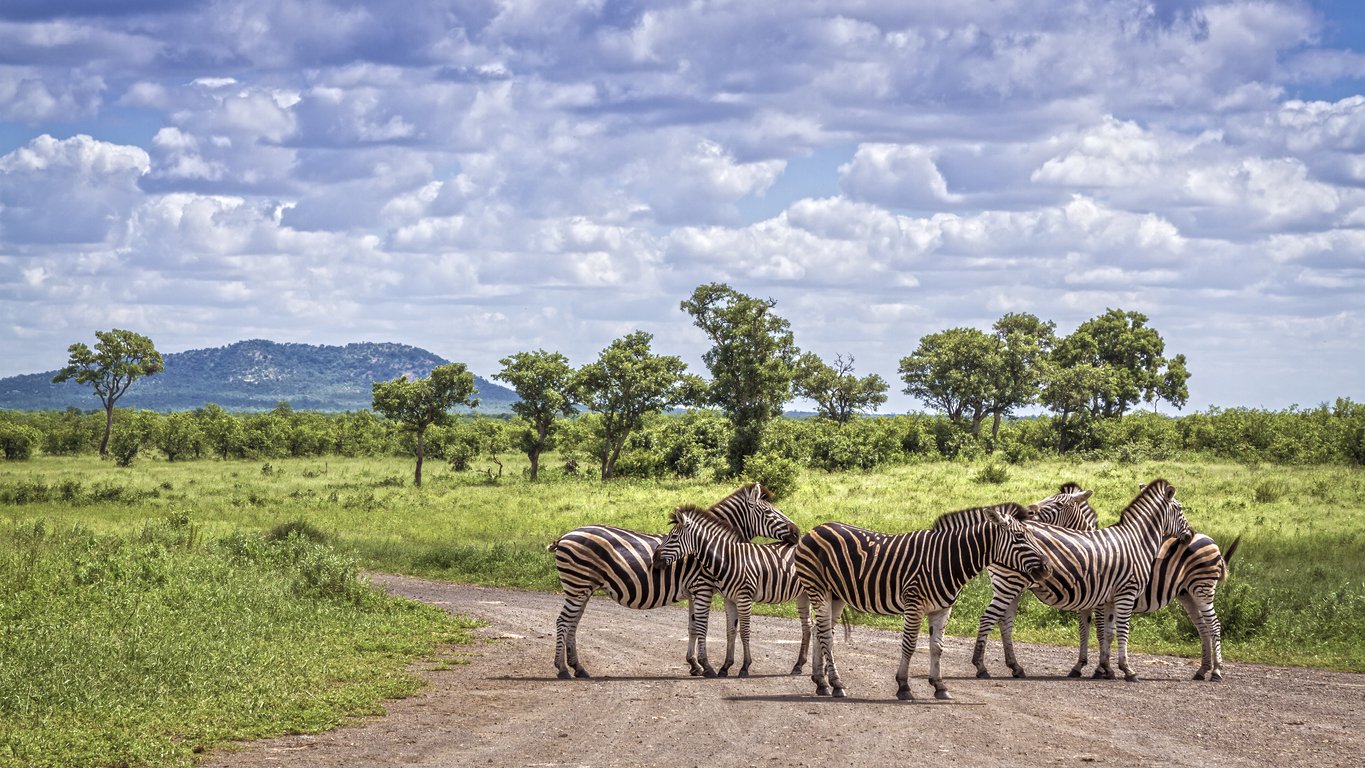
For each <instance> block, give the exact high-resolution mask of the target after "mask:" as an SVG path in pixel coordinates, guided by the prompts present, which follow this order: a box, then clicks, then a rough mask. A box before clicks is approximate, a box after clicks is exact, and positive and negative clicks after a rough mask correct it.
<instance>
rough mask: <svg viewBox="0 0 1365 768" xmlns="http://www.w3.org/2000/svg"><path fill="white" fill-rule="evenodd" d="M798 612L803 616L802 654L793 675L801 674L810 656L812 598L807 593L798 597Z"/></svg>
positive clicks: (797, 658) (798, 656) (793, 669)
mask: <svg viewBox="0 0 1365 768" xmlns="http://www.w3.org/2000/svg"><path fill="white" fill-rule="evenodd" d="M796 612H797V613H798V614H800V615H801V652H800V654H798V655H797V657H796V666H794V667H792V674H793V675H799V674H801V668H802V667H804V666H805V665H806V658H807V657H808V655H809V654H810V598H809V597H808V596H807V595H806V593H805V592H802V593H801V594H799V595H797V596H796ZM831 631H832V629H831Z"/></svg>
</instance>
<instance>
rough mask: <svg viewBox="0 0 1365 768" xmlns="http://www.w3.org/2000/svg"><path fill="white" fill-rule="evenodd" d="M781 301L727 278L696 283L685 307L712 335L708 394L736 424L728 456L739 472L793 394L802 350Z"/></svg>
mask: <svg viewBox="0 0 1365 768" xmlns="http://www.w3.org/2000/svg"><path fill="white" fill-rule="evenodd" d="M776 305H777V302H775V301H773V300H772V299H755V298H753V297H751V296H746V295H744V294H742V293H740V292H738V291H736V290H734V289H733V288H731V287H730V286H728V285H726V284H724V283H708V284H706V285H700V286H697V289H696V290H695V291H693V292H692V297H691V298H690V299H687V300H685V301H683V302H682V304H681V308H682V310H683V311H684V312H687V313H688V314H689V315H691V316H692V321H693V323H694V324H695V325H696V326H697V327H698V328H700V329H701V330H702V331H703V332H704V333H705V334H706V336H707V338H708V339H710V340H711V344H712V346H711V348H710V349H709V350H707V351H706V353H705V354H703V355H702V360H704V361H705V362H706V367H707V368H708V369H709V370H710V371H711V385H710V387H709V389H708V390H707V399H708V401H709V402H710V403H712V404H714V405H716V406H718V407H719V408H720V409H721V411H722V412H724V413H725V415H726V416H727V417H728V418H729V419H730V423H731V424H732V425H734V435H733V437H732V438H731V441H730V447H729V450H728V457H727V458H728V460H729V464H730V473H731V474H732V475H738V474H740V473H741V472H742V471H743V470H744V462H745V459H747V458H748V457H749V456H752V455H753V454H755V453H757V452H758V449H759V445H760V441H761V440H762V437H763V427H764V425H766V424H767V423H768V422H769V421H771V420H772V419H774V418H777V417H778V416H781V415H782V406H783V404H785V403H786V402H787V401H788V400H790V399H791V397H792V379H793V378H794V376H795V373H796V359H797V355H798V354H800V350H798V349H797V348H796V344H795V343H794V341H793V339H792V333H791V325H790V324H789V323H788V322H787V321H786V320H784V319H783V318H781V317H778V316H777V314H775V313H774V312H773V311H772V310H773V307H775V306H776Z"/></svg>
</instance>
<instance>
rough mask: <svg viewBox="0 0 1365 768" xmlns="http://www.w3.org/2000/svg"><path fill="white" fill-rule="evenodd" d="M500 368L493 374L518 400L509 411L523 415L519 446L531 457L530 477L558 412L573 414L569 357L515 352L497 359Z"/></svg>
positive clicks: (547, 445) (537, 470) (548, 443)
mask: <svg viewBox="0 0 1365 768" xmlns="http://www.w3.org/2000/svg"><path fill="white" fill-rule="evenodd" d="M498 362H500V363H502V370H501V371H499V372H498V373H495V374H493V378H495V379H497V380H499V381H503V382H506V383H508V384H510V385H511V386H512V389H514V390H516V393H517V397H518V398H519V400H518V401H517V402H515V403H513V404H512V411H513V412H514V413H516V414H517V415H518V416H521V417H522V418H524V419H526V421H527V422H528V428H527V430H526V431H525V432H523V433H522V437H521V448H522V450H523V451H525V453H526V456H527V458H529V459H530V460H531V480H532V481H534V480H535V479H536V478H537V477H538V476H539V474H540V456H541V454H542V453H544V452H545V451H547V450H549V448H550V447H551V445H552V443H551V441H552V439H553V436H554V432H555V428H556V427H557V422H558V420H559V417H561V416H572V415H573V413H574V406H573V392H572V388H573V376H574V370H573V368H571V367H570V366H569V359H568V358H567V357H565V356H564V355H561V354H559V353H558V352H546V351H545V350H543V349H538V350H536V351H535V352H518V353H516V354H515V355H512V356H511V357H504V358H503V359H502V360H500V361H498Z"/></svg>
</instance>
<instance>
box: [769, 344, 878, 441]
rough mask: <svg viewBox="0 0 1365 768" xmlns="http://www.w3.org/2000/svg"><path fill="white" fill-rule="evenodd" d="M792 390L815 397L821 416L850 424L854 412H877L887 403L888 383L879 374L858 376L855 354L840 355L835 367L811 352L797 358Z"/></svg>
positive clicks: (800, 394) (810, 397) (813, 398)
mask: <svg viewBox="0 0 1365 768" xmlns="http://www.w3.org/2000/svg"><path fill="white" fill-rule="evenodd" d="M792 390H793V391H794V392H795V393H796V394H797V395H798V396H799V397H805V398H809V399H811V400H814V401H815V405H816V406H817V408H818V409H819V416H820V418H823V419H829V420H830V421H834V422H837V423H839V424H846V423H848V421H849V420H850V419H852V418H853V414H855V413H857V412H859V411H867V410H873V411H875V410H877V407H878V406H880V405H882V404H883V403H885V402H886V390H887V383H886V379H883V378H882V377H881V376H878V375H877V374H875V373H873V374H868V375H867V376H864V377H862V378H861V379H860V378H858V377H857V376H855V375H854V373H853V356H852V355H849V356H848V357H847V358H845V357H844V356H843V355H836V356H835V357H834V365H832V366H831V365H829V364H827V363H826V362H825V361H824V360H821V359H820V358H819V356H817V355H816V354H815V353H813V352H807V353H806V354H804V355H802V356H801V357H799V358H797V361H796V374H795V378H794V379H793V380H792Z"/></svg>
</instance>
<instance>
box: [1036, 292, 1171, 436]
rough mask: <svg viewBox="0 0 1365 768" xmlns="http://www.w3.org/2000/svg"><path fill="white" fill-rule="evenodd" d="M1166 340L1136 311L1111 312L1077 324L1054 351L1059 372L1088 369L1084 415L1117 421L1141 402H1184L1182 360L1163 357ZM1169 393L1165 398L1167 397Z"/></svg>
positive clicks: (1054, 358) (1117, 310) (1111, 310)
mask: <svg viewBox="0 0 1365 768" xmlns="http://www.w3.org/2000/svg"><path fill="white" fill-rule="evenodd" d="M1165 350H1166V342H1165V341H1164V340H1162V338H1161V334H1160V333H1157V331H1156V329H1155V328H1152V327H1150V326H1148V325H1147V316H1146V315H1144V314H1142V313H1141V312H1125V311H1123V310H1121V309H1110V310H1108V311H1107V312H1105V313H1104V314H1103V315H1100V316H1099V317H1094V318H1091V319H1089V320H1087V321H1085V322H1084V323H1081V324H1080V326H1078V327H1077V328H1076V330H1075V331H1074V332H1073V333H1072V334H1071V335H1070V336H1067V337H1066V338H1065V339H1062V340H1061V342H1059V343H1058V344H1057V348H1056V350H1055V352H1054V353H1053V356H1052V357H1053V362H1054V364H1055V365H1056V366H1058V367H1060V368H1074V367H1078V366H1085V365H1088V366H1092V367H1093V368H1095V369H1096V371H1097V372H1098V374H1097V376H1095V377H1089V378H1090V383H1091V384H1092V389H1091V390H1090V392H1089V395H1090V397H1089V406H1088V410H1089V415H1090V416H1092V417H1095V418H1116V417H1119V416H1122V415H1123V414H1124V413H1126V412H1127V411H1128V410H1129V409H1130V408H1132V407H1133V406H1135V405H1137V404H1138V403H1140V402H1153V401H1154V400H1155V399H1156V398H1161V399H1163V400H1167V401H1168V402H1171V403H1172V404H1173V405H1175V406H1176V407H1182V406H1183V405H1184V403H1185V402H1186V400H1188V398H1189V390H1188V388H1187V387H1186V382H1187V381H1188V379H1189V377H1190V373H1189V369H1188V368H1187V367H1186V361H1185V357H1184V356H1183V355H1176V356H1175V357H1173V358H1171V359H1170V360H1167V359H1166V358H1165V357H1163V355H1164V353H1165ZM1168 395H1169V398H1168V397H1167V396H1168Z"/></svg>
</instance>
